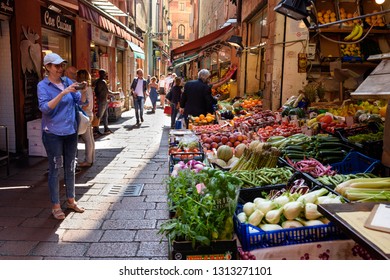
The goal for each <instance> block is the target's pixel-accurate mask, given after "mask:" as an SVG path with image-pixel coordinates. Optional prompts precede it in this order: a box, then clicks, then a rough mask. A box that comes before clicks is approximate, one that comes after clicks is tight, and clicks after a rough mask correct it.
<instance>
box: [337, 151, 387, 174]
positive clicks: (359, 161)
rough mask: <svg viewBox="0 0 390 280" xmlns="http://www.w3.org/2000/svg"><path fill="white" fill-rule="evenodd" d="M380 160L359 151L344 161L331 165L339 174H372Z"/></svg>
mask: <svg viewBox="0 0 390 280" xmlns="http://www.w3.org/2000/svg"><path fill="white" fill-rule="evenodd" d="M379 164H380V160H377V159H374V158H371V157H368V156H366V155H363V154H362V153H359V152H357V151H352V152H350V153H349V154H348V155H347V156H346V157H345V158H344V160H343V161H341V162H337V163H332V164H330V165H331V166H332V168H333V169H334V170H336V171H337V172H338V173H339V174H356V173H372V171H373V170H374V169H375V167H377V166H378V165H379Z"/></svg>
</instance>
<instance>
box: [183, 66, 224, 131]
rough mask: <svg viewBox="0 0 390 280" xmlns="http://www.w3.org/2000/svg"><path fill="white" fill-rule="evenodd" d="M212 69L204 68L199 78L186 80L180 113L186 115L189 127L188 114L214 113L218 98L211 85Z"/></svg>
mask: <svg viewBox="0 0 390 280" xmlns="http://www.w3.org/2000/svg"><path fill="white" fill-rule="evenodd" d="M209 77H210V71H209V70H207V69H202V70H200V71H199V73H198V79H197V80H193V81H189V82H186V84H185V86H184V91H183V94H182V95H181V99H180V114H182V115H184V117H185V119H186V123H187V127H188V116H189V115H191V116H199V115H201V114H203V115H206V114H207V113H213V112H214V110H213V105H214V104H217V102H218V101H217V100H216V99H215V98H214V97H213V96H212V95H211V87H210V86H209V84H208V83H209Z"/></svg>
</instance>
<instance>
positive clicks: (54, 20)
mask: <svg viewBox="0 0 390 280" xmlns="http://www.w3.org/2000/svg"><path fill="white" fill-rule="evenodd" d="M0 2H1V3H0V4H1V6H0V7H1V10H0V19H1V33H0V34H1V36H0V44H1V45H0V50H1V54H0V55H1V57H2V58H3V61H4V62H3V63H2V66H1V67H3V69H2V70H3V71H2V73H3V74H2V75H1V78H0V79H1V85H2V86H1V87H0V106H2V110H0V111H1V112H0V124H2V125H6V126H7V128H8V134H9V137H8V138H9V150H10V152H11V153H15V154H22V155H24V154H28V153H29V148H30V144H31V143H29V139H28V137H27V136H28V131H27V124H28V123H29V122H31V121H34V120H37V119H39V118H40V111H39V109H38V100H37V92H36V91H37V84H38V82H39V81H40V80H41V79H42V78H43V76H44V71H43V66H42V61H43V57H44V56H45V55H46V54H48V53H50V52H55V53H58V54H60V55H61V56H62V57H63V58H64V59H66V60H67V61H68V66H69V65H72V66H75V67H76V68H77V69H87V70H89V71H90V72H91V73H92V74H93V77H94V78H96V75H97V71H98V70H99V69H101V68H105V69H106V70H107V72H108V74H109V86H110V89H111V90H112V91H114V92H116V91H118V89H119V88H121V89H122V90H123V92H124V93H128V92H129V84H130V78H131V75H132V73H134V72H135V69H136V67H143V63H144V62H143V61H144V52H143V48H144V45H143V39H142V37H140V36H139V35H137V33H136V32H135V31H133V30H131V29H130V28H129V27H128V26H127V25H128V20H129V19H128V14H127V13H126V11H122V10H121V9H124V10H126V9H127V8H129V7H128V6H126V4H127V2H131V1H120V0H118V1H112V2H110V1H107V3H108V2H110V3H111V4H113V3H114V2H115V4H116V5H114V4H113V5H114V6H115V7H119V6H120V7H121V9H119V11H121V12H122V13H123V14H124V15H125V16H123V18H122V19H121V20H122V21H123V22H125V23H126V24H125V23H123V22H122V21H121V20H119V19H120V18H121V17H122V16H120V15H119V14H118V15H116V14H114V13H113V14H110V13H109V12H108V11H105V10H104V9H103V8H101V7H99V6H96V5H94V4H93V3H92V2H91V1H86V0H79V1H77V0H66V1H65V0H53V1H40V0H29V1H24V0H4V1H3V0H2V1H0ZM27 15H28V16H27ZM135 46H136V47H138V49H137V50H136V51H135V50H134V49H135ZM0 133H1V132H0ZM0 141H1V142H0V149H2V147H1V146H2V145H4V143H3V140H2V138H1V140H0ZM30 142H31V141H30Z"/></svg>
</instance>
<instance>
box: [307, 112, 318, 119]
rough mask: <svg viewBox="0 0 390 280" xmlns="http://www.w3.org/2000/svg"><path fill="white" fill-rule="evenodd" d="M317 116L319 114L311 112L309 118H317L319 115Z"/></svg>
mask: <svg viewBox="0 0 390 280" xmlns="http://www.w3.org/2000/svg"><path fill="white" fill-rule="evenodd" d="M317 116H318V114H317V113H316V112H311V113H310V114H309V118H310V119H312V118H315V117H317Z"/></svg>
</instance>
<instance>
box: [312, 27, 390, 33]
mask: <svg viewBox="0 0 390 280" xmlns="http://www.w3.org/2000/svg"><path fill="white" fill-rule="evenodd" d="M351 31H352V27H351V28H345V27H344V28H340V27H328V28H321V29H319V30H310V32H311V33H316V32H321V33H351ZM367 31H368V28H365V29H364V32H363V34H366V33H367ZM370 34H390V29H375V28H373V29H371V31H370Z"/></svg>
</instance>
